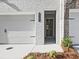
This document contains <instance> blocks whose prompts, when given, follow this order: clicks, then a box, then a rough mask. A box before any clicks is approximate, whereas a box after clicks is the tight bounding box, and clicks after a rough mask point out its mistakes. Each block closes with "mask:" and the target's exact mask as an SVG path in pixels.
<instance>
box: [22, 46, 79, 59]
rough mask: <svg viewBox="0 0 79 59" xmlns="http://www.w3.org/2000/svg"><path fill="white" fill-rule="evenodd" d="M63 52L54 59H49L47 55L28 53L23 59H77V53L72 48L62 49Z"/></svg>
mask: <svg viewBox="0 0 79 59" xmlns="http://www.w3.org/2000/svg"><path fill="white" fill-rule="evenodd" d="M62 49H63V51H64V52H57V55H56V58H52V57H49V54H48V53H39V52H35V53H29V54H28V55H27V56H25V57H24V58H23V59H27V57H28V56H31V55H33V56H34V59H79V53H78V52H77V51H76V50H75V49H74V48H69V50H68V49H67V48H66V47H62Z"/></svg>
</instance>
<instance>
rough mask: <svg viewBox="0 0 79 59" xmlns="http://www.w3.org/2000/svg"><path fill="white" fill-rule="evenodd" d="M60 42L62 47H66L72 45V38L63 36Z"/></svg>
mask: <svg viewBox="0 0 79 59" xmlns="http://www.w3.org/2000/svg"><path fill="white" fill-rule="evenodd" d="M62 43H63V45H64V47H68V48H70V47H72V40H71V38H70V37H69V36H65V37H64V40H63V42H62Z"/></svg>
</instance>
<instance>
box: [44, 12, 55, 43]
mask: <svg viewBox="0 0 79 59" xmlns="http://www.w3.org/2000/svg"><path fill="white" fill-rule="evenodd" d="M44 17H45V21H44V22H45V42H46V43H55V41H56V11H45V12H44Z"/></svg>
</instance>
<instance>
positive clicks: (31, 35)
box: [0, 15, 36, 44]
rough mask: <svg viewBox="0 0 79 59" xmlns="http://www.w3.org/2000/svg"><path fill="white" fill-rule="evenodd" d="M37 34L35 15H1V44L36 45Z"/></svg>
mask: <svg viewBox="0 0 79 59" xmlns="http://www.w3.org/2000/svg"><path fill="white" fill-rule="evenodd" d="M6 31H7V32H6ZM35 33H36V32H35V15H0V43H13V44H16V43H34V40H35V39H36V37H35V36H36V35H35Z"/></svg>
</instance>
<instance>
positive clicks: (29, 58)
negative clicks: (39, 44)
mask: <svg viewBox="0 0 79 59" xmlns="http://www.w3.org/2000/svg"><path fill="white" fill-rule="evenodd" d="M27 59H35V58H34V56H28V57H27Z"/></svg>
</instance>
